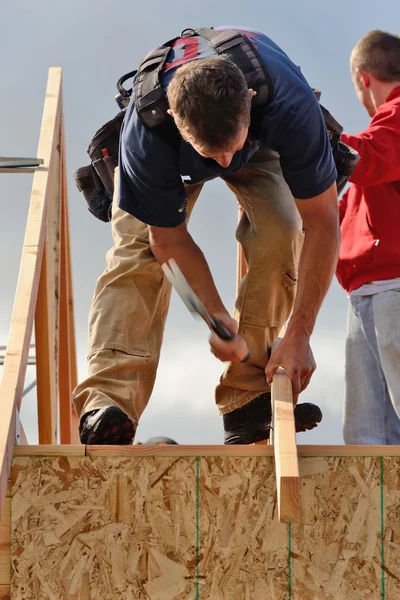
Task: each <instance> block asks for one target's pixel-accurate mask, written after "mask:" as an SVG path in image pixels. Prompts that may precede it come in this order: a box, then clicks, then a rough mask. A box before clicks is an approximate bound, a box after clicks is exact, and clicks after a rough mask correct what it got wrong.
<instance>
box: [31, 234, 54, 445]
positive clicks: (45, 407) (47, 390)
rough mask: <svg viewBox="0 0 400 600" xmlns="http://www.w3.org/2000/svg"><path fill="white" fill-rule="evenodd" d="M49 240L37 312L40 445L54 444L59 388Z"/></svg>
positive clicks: (36, 336)
mask: <svg viewBox="0 0 400 600" xmlns="http://www.w3.org/2000/svg"><path fill="white" fill-rule="evenodd" d="M47 262H48V261H47V243H45V246H44V249H43V258H42V268H41V272H40V281H39V290H38V297H37V302H36V311H35V342H36V387H37V411H38V429H39V443H40V444H55V443H56V442H57V438H56V427H55V426H54V419H53V414H52V406H53V399H54V398H55V397H56V393H57V389H56V385H55V376H54V373H52V368H53V364H52V362H51V360H50V331H49V298H48V290H47V281H48V277H47Z"/></svg>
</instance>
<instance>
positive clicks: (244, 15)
mask: <svg viewBox="0 0 400 600" xmlns="http://www.w3.org/2000/svg"><path fill="white" fill-rule="evenodd" d="M1 13H2V14H1V20H0V49H1V56H2V68H1V73H0V90H1V93H0V132H1V136H0V155H2V156H36V151H37V142H38V134H39V129H40V122H41V115H42V109H43V100H44V93H45V88H46V79H47V71H48V68H49V67H50V66H60V67H62V68H63V85H64V116H65V123H66V142H67V161H68V165H67V167H68V173H69V177H68V183H69V203H70V221H71V245H72V261H73V262H72V267H73V283H74V301H75V325H76V337H77V350H78V369H79V379H80V380H81V379H83V378H84V377H85V374H86V359H85V357H86V339H87V316H88V311H89V306H90V302H91V298H92V294H93V289H94V286H95V282H96V279H97V277H98V276H99V275H100V274H101V272H102V271H103V269H104V266H105V254H106V252H107V250H108V249H109V247H110V245H111V231H110V226H109V225H108V224H104V223H101V222H100V221H97V220H96V219H95V218H94V217H93V216H91V215H90V213H89V212H88V211H87V210H86V206H85V201H84V198H83V196H82V195H81V194H79V192H78V191H77V190H76V188H75V184H74V182H73V179H72V171H73V169H74V168H76V167H79V166H82V165H84V164H87V163H88V157H87V155H86V148H87V145H88V142H89V140H90V138H91V137H92V135H93V134H94V132H95V131H96V129H97V128H98V127H100V125H102V124H103V123H104V122H105V121H107V120H108V119H110V118H112V117H113V116H114V115H115V114H116V112H117V110H118V108H117V105H116V104H115V102H114V95H115V93H116V90H115V82H116V80H117V79H118V78H119V76H120V75H121V74H123V73H125V72H127V71H130V70H132V69H134V68H136V67H137V65H138V63H139V62H140V60H141V59H142V58H143V56H144V55H145V54H147V52H148V51H149V50H151V49H152V48H153V47H154V46H157V45H159V44H160V43H162V42H164V41H166V40H168V39H170V38H172V37H174V36H176V35H178V34H179V33H180V31H181V30H182V29H184V28H186V27H194V28H197V27H202V26H208V25H237V26H246V27H250V28H254V29H258V30H259V31H262V32H264V33H266V34H267V35H268V36H270V37H271V38H272V39H273V40H274V41H275V42H277V43H278V44H279V45H280V46H281V47H282V48H283V49H284V50H285V52H286V53H287V54H288V55H289V56H290V58H291V59H292V60H293V61H294V62H295V63H296V64H298V65H300V66H301V68H302V71H303V73H304V75H305V76H306V77H307V79H308V81H309V83H310V84H311V85H312V86H313V87H317V88H319V89H321V90H322V92H323V94H322V102H323V103H324V104H325V105H326V107H327V108H328V109H329V110H330V111H331V112H332V113H333V115H334V116H335V117H336V118H337V119H338V120H339V121H340V122H341V123H342V124H343V126H344V127H345V130H346V131H348V132H352V133H353V132H358V131H360V130H362V129H363V128H364V127H365V126H366V125H367V124H368V121H369V118H368V116H367V114H366V113H365V112H364V110H363V109H362V107H361V106H360V105H359V104H358V100H357V98H356V96H355V94H354V91H353V88H352V84H351V78H350V74H349V68H348V62H349V55H350V52H351V50H352V48H353V47H354V45H355V44H356V43H357V41H358V40H359V39H360V37H362V36H363V35H364V34H365V33H366V32H367V31H369V30H371V29H377V28H380V29H386V30H389V31H391V32H392V33H398V29H395V28H396V27H397V28H398V26H399V23H400V3H399V2H398V0H386V1H385V2H378V1H377V0H363V1H362V2H361V1H359V0H358V1H357V0H352V1H351V2H349V1H348V0H347V1H345V0H336V1H335V2H330V3H328V2H321V0H318V1H317V0H309V1H307V0H303V1H302V2H297V1H296V0H281V1H280V2H275V1H274V2H271V1H270V0H264V1H263V2H261V1H260V0H253V1H252V2H244V1H242V2H238V1H237V0H232V1H231V2H224V3H222V2H215V1H214V0H202V1H201V2H199V3H195V2H188V1H187V0H186V1H184V0H170V1H169V2H165V1H162V0H148V1H147V2H142V3H138V2H129V1H128V0H120V1H119V2H114V3H111V2H110V1H105V0H79V2H78V1H77V0H68V2H59V1H57V0H51V1H50V0H36V2H32V0H13V2H12V3H10V2H8V3H5V2H4V3H3V6H2V11H1ZM31 183H32V178H31V176H30V175H5V174H0V194H1V213H0V232H1V235H0V255H1V257H2V262H1V265H0V274H1V292H0V345H2V344H6V341H7V335H8V328H9V322H10V317H11V310H12V303H13V297H14V291H15V285H16V281H17V275H18V267H19V261H20V253H21V247H22V239H23V234H24V230H25V223H26V215H27V209H28V203H29V195H30V188H31ZM236 221H237V204H236V201H235V198H234V196H233V195H232V194H231V193H230V192H229V191H228V190H227V188H226V186H225V185H224V184H223V183H222V182H221V181H215V182H212V183H209V184H207V185H206V186H205V188H204V190H203V192H202V194H201V197H200V199H199V201H198V204H197V206H196V209H195V211H194V215H193V218H192V221H191V226H190V229H191V233H192V235H193V237H194V238H195V240H196V241H197V242H198V244H199V245H200V247H201V248H202V249H203V251H204V252H205V254H206V256H207V259H208V260H209V263H210V266H211V269H212V272H213V275H214V277H215V280H216V283H217V286H218V288H219V290H220V293H221V295H222V297H223V299H224V301H225V303H226V305H227V306H228V307H229V308H232V307H233V304H234V299H235V280H236V275H235V270H236V242H235V236H234V232H235V227H236ZM346 308H347V299H346V295H345V292H344V291H343V290H342V289H341V288H340V287H339V285H338V284H337V282H336V280H335V281H334V282H333V284H332V286H331V289H330V291H329V293H328V296H327V298H326V300H325V302H324V305H323V308H322V310H321V312H320V315H319V318H318V322H317V326H316V329H315V333H314V335H313V338H312V347H313V350H314V355H315V358H316V362H317V366H318V369H317V372H316V373H315V375H314V378H313V380H312V383H311V384H310V386H309V388H308V389H307V391H306V392H305V393H304V394H303V395H302V398H301V399H302V400H308V401H312V402H317V403H318V404H319V405H320V406H321V408H322V410H323V412H324V420H323V422H322V424H321V425H320V426H319V427H318V428H317V429H316V430H314V431H313V432H309V433H307V434H300V435H299V436H298V441H299V443H307V444H308V443H311V444H314V443H315V444H318V443H324V444H341V443H342V432H341V418H342V401H343V376H344V373H343V369H344V338H345V324H346ZM222 368H223V365H222V363H219V362H218V361H217V360H216V359H215V358H213V357H212V356H211V355H210V352H209V347H208V342H207V330H206V327H205V325H203V324H202V323H198V322H197V321H194V320H193V318H192V317H191V315H190V314H189V313H188V311H187V310H186V308H185V307H184V306H183V304H182V303H181V302H180V301H179V300H178V299H177V297H176V296H175V295H174V296H173V300H172V303H171V309H170V315H169V320H168V324H167V330H166V335H165V341H164V346H163V352H162V356H161V363H160V367H159V371H158V379H157V383H156V387H155V390H154V393H153V396H152V398H151V401H150V404H149V406H148V408H147V410H146V412H145V415H144V417H143V419H142V422H141V424H140V426H139V430H138V435H137V440H140V441H143V440H145V439H146V438H148V437H149V436H153V435H168V436H171V437H174V438H176V440H177V441H178V442H180V443H198V444H202V443H204V444H210V443H222V422H221V419H220V418H219V417H218V416H217V415H216V409H215V406H214V386H215V384H216V382H217V380H218V377H219V375H220V373H221V371H222ZM34 378H35V372H34V367H28V371H27V377H26V384H28V383H29V382H30V381H32V380H33V379H34ZM35 415H36V395H35V391H32V392H30V393H29V394H28V395H27V396H26V397H25V398H24V404H23V412H22V419H23V424H24V427H25V429H26V431H27V433H28V437H29V440H30V442H31V443H34V442H35V441H36V416H35Z"/></svg>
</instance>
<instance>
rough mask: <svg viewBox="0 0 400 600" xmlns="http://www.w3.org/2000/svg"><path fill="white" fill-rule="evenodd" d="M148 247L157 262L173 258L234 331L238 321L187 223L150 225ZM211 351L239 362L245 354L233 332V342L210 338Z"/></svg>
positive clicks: (213, 312)
mask: <svg viewBox="0 0 400 600" xmlns="http://www.w3.org/2000/svg"><path fill="white" fill-rule="evenodd" d="M149 230H150V247H151V250H152V252H153V254H154V256H155V257H156V259H157V261H158V262H159V263H160V264H163V263H165V262H167V261H168V260H169V259H170V258H174V259H175V260H176V262H177V264H178V265H179V267H180V269H181V270H182V272H183V274H184V276H185V277H186V279H187V280H188V282H189V284H190V286H191V287H192V288H193V290H194V292H195V293H196V294H197V296H198V297H199V298H200V300H201V301H202V302H203V303H204V305H205V307H206V308H207V310H208V311H209V313H210V314H211V315H213V316H214V317H216V318H218V319H219V320H221V321H222V322H223V323H224V324H225V325H226V326H227V327H228V329H229V330H230V331H231V332H232V333H234V334H236V332H237V323H236V321H234V320H233V319H231V317H230V315H229V313H228V311H227V309H226V308H225V306H224V304H223V302H222V300H221V297H220V295H219V293H218V291H217V288H216V286H215V283H214V280H213V277H212V275H211V271H210V269H209V266H208V264H207V261H206V258H205V256H204V254H203V252H202V251H201V249H200V248H199V246H198V245H197V244H196V243H195V241H194V240H193V238H192V236H191V235H190V233H189V232H188V230H187V227H186V224H182V225H179V226H178V227H174V228H164V227H149ZM210 344H211V348H212V352H213V353H214V354H215V356H216V357H217V358H219V359H220V360H223V361H232V362H238V361H240V360H242V359H243V358H244V357H245V356H246V355H247V353H248V349H247V346H246V343H245V341H244V340H243V338H242V337H241V336H239V335H235V337H234V339H233V340H232V341H229V342H226V341H223V340H220V339H219V338H218V337H217V336H216V335H215V334H212V336H211V338H210Z"/></svg>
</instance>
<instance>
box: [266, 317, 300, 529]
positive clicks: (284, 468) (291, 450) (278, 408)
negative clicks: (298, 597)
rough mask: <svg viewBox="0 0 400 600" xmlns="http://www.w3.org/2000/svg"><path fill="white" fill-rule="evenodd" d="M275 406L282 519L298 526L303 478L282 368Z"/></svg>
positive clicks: (288, 389) (276, 384) (278, 373)
mask: <svg viewBox="0 0 400 600" xmlns="http://www.w3.org/2000/svg"><path fill="white" fill-rule="evenodd" d="M285 331H286V327H285V326H284V327H282V329H281V331H280V333H279V337H278V339H277V340H276V341H275V342H274V345H273V347H272V352H273V351H274V350H275V349H276V347H277V346H278V345H279V343H280V342H281V339H282V338H283V336H284V335H285ZM271 407H272V431H271V443H273V446H274V456H275V473H276V488H277V492H278V519H279V521H281V522H282V523H297V522H298V520H299V515H300V475H299V461H298V456H297V445H296V424H295V418H294V406H293V393H292V382H291V380H290V379H289V377H288V375H287V373H286V371H285V369H284V368H282V367H279V369H278V370H277V371H276V373H275V375H274V376H273V379H272V385H271Z"/></svg>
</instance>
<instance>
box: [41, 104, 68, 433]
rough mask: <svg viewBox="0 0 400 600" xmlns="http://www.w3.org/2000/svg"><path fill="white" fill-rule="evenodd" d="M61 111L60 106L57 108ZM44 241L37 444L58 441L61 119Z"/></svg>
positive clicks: (54, 152)
mask: <svg viewBox="0 0 400 600" xmlns="http://www.w3.org/2000/svg"><path fill="white" fill-rule="evenodd" d="M61 111H62V107H61ZM53 154H54V161H53V165H52V179H51V183H50V189H51V193H50V194H49V200H48V204H47V213H46V215H47V219H46V223H47V228H46V241H45V247H44V253H43V259H42V269H41V276H40V282H39V292H38V300H37V305H36V313H35V343H36V380H37V398H38V427H39V443H40V444H56V443H57V440H58V352H59V296H60V221H61V164H60V162H61V156H60V154H61V119H60V120H59V123H58V130H57V145H56V148H55V149H54V151H53Z"/></svg>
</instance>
